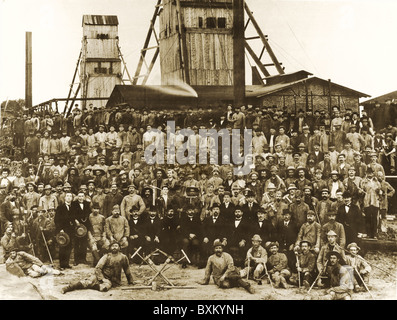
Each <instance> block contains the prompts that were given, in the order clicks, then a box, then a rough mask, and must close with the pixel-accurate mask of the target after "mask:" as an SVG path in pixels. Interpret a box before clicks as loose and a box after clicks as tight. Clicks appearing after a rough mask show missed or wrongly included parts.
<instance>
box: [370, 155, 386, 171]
mask: <svg viewBox="0 0 397 320" xmlns="http://www.w3.org/2000/svg"><path fill="white" fill-rule="evenodd" d="M369 157H370V163H369V164H368V169H369V168H371V169H372V171H373V172H374V174H376V173H377V172H378V171H381V172H382V173H383V174H384V175H385V169H384V168H383V166H382V165H381V164H380V163H379V162H378V154H377V153H376V152H372V151H371V152H370V153H369Z"/></svg>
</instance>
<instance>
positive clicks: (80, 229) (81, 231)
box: [75, 224, 87, 238]
mask: <svg viewBox="0 0 397 320" xmlns="http://www.w3.org/2000/svg"><path fill="white" fill-rule="evenodd" d="M75 234H76V237H78V238H82V237H84V236H85V235H86V234H87V228H86V226H85V225H84V224H80V225H79V226H77V227H76V229H75Z"/></svg>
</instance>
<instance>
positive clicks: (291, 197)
mask: <svg viewBox="0 0 397 320" xmlns="http://www.w3.org/2000/svg"><path fill="white" fill-rule="evenodd" d="M296 191H297V188H296V186H295V184H294V183H291V184H289V185H288V189H287V194H286V195H284V196H283V201H284V202H285V203H286V204H288V205H290V204H291V203H293V202H294V201H295V193H296Z"/></svg>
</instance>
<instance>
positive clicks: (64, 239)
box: [55, 231, 70, 247]
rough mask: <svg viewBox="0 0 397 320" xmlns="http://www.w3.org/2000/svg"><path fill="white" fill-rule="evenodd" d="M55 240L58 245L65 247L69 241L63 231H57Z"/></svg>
mask: <svg viewBox="0 0 397 320" xmlns="http://www.w3.org/2000/svg"><path fill="white" fill-rule="evenodd" d="M55 240H56V242H57V243H58V244H59V246H60V247H66V246H67V245H68V244H69V243H70V237H69V235H68V234H67V233H66V232H64V231H61V232H59V233H58V234H57V235H56V236H55Z"/></svg>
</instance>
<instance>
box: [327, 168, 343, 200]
mask: <svg viewBox="0 0 397 320" xmlns="http://www.w3.org/2000/svg"><path fill="white" fill-rule="evenodd" d="M339 177H340V176H339V173H338V171H336V170H333V171H331V178H329V180H328V182H327V188H328V190H329V192H330V199H331V201H336V192H337V191H338V190H342V192H343V191H344V186H343V182H342V181H340V179H339Z"/></svg>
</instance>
